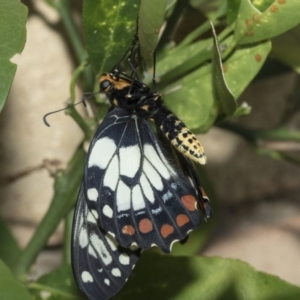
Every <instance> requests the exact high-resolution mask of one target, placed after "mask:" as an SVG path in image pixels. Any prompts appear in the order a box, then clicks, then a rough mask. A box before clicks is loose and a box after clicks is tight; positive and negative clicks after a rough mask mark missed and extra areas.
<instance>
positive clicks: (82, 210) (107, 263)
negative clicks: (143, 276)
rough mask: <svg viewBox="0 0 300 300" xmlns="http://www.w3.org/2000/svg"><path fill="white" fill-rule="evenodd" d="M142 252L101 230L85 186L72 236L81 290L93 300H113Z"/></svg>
mask: <svg viewBox="0 0 300 300" xmlns="http://www.w3.org/2000/svg"><path fill="white" fill-rule="evenodd" d="M139 253H140V251H139V249H138V250H135V251H132V250H130V249H125V248H123V247H121V246H120V245H118V243H117V242H116V240H115V239H114V238H113V237H112V236H111V235H109V234H108V233H106V232H105V231H103V230H101V229H100V228H99V227H98V225H97V215H96V213H95V212H93V211H90V210H89V209H88V206H87V202H86V198H85V193H84V188H83V186H81V189H80V192H79V196H78V201H77V205H76V210H75V218H74V225H73V237H72V264H73V273H74V276H75V279H76V282H77V284H78V286H79V288H80V289H81V290H82V291H83V292H84V293H85V294H86V295H87V296H88V297H89V299H91V300H105V299H109V298H110V297H112V296H113V295H114V294H116V293H117V292H118V291H119V290H120V289H121V288H122V287H123V286H124V284H125V282H126V280H127V278H128V276H129V275H130V273H131V271H132V269H133V267H134V265H135V263H136V262H137V260H138V257H139Z"/></svg>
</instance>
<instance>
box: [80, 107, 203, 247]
mask: <svg viewBox="0 0 300 300" xmlns="http://www.w3.org/2000/svg"><path fill="white" fill-rule="evenodd" d="M167 157H168V158H167ZM84 185H85V187H86V190H85V192H86V198H87V204H88V207H89V209H90V210H91V211H92V212H94V215H95V216H97V218H98V222H99V225H100V227H101V228H103V229H104V230H105V231H106V232H109V234H111V235H112V236H113V237H115V239H116V240H117V241H118V243H119V244H120V245H122V246H123V247H125V248H127V247H129V246H131V245H136V246H138V247H139V248H142V249H147V248H149V247H151V246H153V245H156V246H158V247H160V248H161V249H162V250H163V251H165V252H169V251H170V249H171V246H172V244H173V242H174V241H177V240H182V239H184V238H185V237H186V236H187V234H188V233H189V232H190V231H191V230H193V229H195V228H197V227H198V226H199V224H200V216H199V213H198V211H197V192H196V190H195V188H194V187H193V186H192V184H191V182H190V181H189V180H188V179H187V178H185V176H184V175H183V174H182V173H181V172H180V171H179V170H177V169H176V168H175V167H174V163H173V162H172V160H171V156H170V157H169V156H168V155H165V154H164V149H163V148H162V146H161V145H160V143H159V141H158V139H157V137H156V135H155V134H154V132H153V130H152V128H151V127H150V125H149V123H148V122H147V121H146V120H144V119H142V118H138V117H137V116H136V115H135V114H132V115H129V114H128V113H127V112H126V111H125V110H123V109H120V108H115V109H113V110H112V111H111V112H110V113H109V114H108V115H107V116H106V118H105V119H104V120H103V122H102V123H101V125H100V126H99V128H98V130H97V132H96V134H95V136H94V139H93V140H92V142H91V146H90V149H89V153H88V157H87V162H86V169H85V177H84Z"/></svg>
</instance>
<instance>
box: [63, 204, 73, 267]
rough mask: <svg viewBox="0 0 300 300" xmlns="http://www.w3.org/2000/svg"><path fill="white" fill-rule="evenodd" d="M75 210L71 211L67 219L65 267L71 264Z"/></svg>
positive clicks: (64, 247) (64, 249) (64, 252)
mask: <svg viewBox="0 0 300 300" xmlns="http://www.w3.org/2000/svg"><path fill="white" fill-rule="evenodd" d="M73 216H74V209H72V210H70V211H69V212H68V214H67V216H66V217H65V228H64V244H63V262H64V264H65V265H70V264H71V238H72V225H73Z"/></svg>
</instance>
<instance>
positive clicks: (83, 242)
mask: <svg viewBox="0 0 300 300" xmlns="http://www.w3.org/2000/svg"><path fill="white" fill-rule="evenodd" d="M79 245H80V247H81V248H85V247H86V246H87V245H88V234H87V231H86V228H84V227H82V228H81V230H80V233H79Z"/></svg>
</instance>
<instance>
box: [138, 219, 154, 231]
mask: <svg viewBox="0 0 300 300" xmlns="http://www.w3.org/2000/svg"><path fill="white" fill-rule="evenodd" d="M139 229H140V232H142V233H148V232H150V231H151V230H152V229H153V224H152V222H151V221H150V220H149V219H143V220H141V221H140V223H139Z"/></svg>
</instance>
